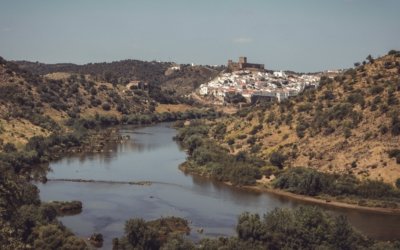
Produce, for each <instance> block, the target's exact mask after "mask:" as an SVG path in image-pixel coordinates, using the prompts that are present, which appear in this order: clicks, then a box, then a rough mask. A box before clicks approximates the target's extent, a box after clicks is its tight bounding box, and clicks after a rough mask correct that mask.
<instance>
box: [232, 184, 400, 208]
mask: <svg viewBox="0 0 400 250" xmlns="http://www.w3.org/2000/svg"><path fill="white" fill-rule="evenodd" d="M240 188H243V189H246V190H253V191H257V192H265V193H269V194H274V195H277V196H283V197H288V198H291V199H295V200H298V201H303V202H307V203H313V204H318V205H323V206H330V207H338V208H346V209H355V210H360V211H368V212H376V213H384V214H396V215H397V214H398V215H400V209H399V208H383V207H366V206H360V205H356V204H351V203H345V202H340V201H336V200H331V199H321V198H317V197H311V196H306V195H300V194H294V193H291V192H288V191H284V190H280V189H274V188H267V187H264V186H261V185H256V186H244V187H240ZM332 198H333V197H332Z"/></svg>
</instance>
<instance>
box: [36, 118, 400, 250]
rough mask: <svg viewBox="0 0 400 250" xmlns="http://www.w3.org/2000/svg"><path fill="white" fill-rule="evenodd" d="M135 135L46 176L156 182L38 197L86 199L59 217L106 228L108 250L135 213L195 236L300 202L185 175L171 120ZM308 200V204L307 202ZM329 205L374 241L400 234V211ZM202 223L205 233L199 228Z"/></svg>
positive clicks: (74, 186)
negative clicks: (184, 223) (169, 219)
mask: <svg viewBox="0 0 400 250" xmlns="http://www.w3.org/2000/svg"><path fill="white" fill-rule="evenodd" d="M121 134H122V135H130V137H131V139H130V140H129V141H127V142H125V143H123V144H113V145H108V148H107V150H105V152H103V153H93V154H85V155H82V156H72V157H65V158H63V159H62V160H60V161H56V162H52V163H51V164H50V167H51V168H52V170H53V171H52V172H50V173H48V175H47V176H48V178H49V179H52V178H57V179H60V178H64V179H90V180H111V181H151V182H153V184H152V185H150V186H138V185H127V184H106V183H77V182H63V181H49V182H48V183H46V184H39V185H38V186H39V188H40V196H41V199H42V200H44V201H49V200H80V201H82V202H83V211H82V213H81V214H79V215H75V216H67V217H62V218H60V220H61V221H62V222H63V223H64V225H66V226H67V227H68V228H70V229H71V230H72V231H73V232H74V233H76V234H77V235H79V236H83V237H88V236H90V235H91V234H92V233H93V232H99V233H102V234H103V236H104V240H105V244H104V249H110V248H111V241H112V238H114V237H119V236H121V235H122V234H123V228H124V223H125V221H126V220H128V219H129V218H133V217H142V218H144V219H156V218H160V217H162V216H164V217H165V216H179V217H183V218H186V219H187V220H188V221H190V222H191V224H190V226H191V228H192V232H191V236H190V237H191V238H193V239H194V240H197V239H199V238H200V237H203V236H204V235H205V236H219V235H233V234H234V233H235V229H234V227H235V225H236V222H237V217H238V215H239V214H240V213H242V212H244V211H250V212H257V213H265V212H268V211H271V210H272V209H274V208H277V207H295V206H298V205H301V204H302V203H301V202H298V201H294V200H291V199H289V198H285V197H280V196H276V195H273V194H265V193H262V194H261V193H257V192H252V191H244V190H241V189H238V188H234V187H229V186H226V185H224V184H221V183H217V182H213V181H210V180H207V179H204V178H200V177H195V176H190V175H185V174H184V173H182V172H181V171H180V170H179V169H178V165H179V164H180V163H182V162H184V161H185V158H186V153H185V152H184V151H183V150H181V149H180V148H179V146H178V145H177V144H176V143H175V142H174V141H173V140H172V137H173V136H174V135H175V134H176V130H175V129H173V128H170V127H169V124H158V125H154V126H149V127H143V128H133V127H124V128H122V129H121ZM303 204H304V203H303ZM326 209H327V210H329V211H331V212H333V213H336V214H339V213H340V214H345V215H346V216H347V217H348V218H349V220H350V221H351V223H352V224H353V225H354V226H355V227H356V228H357V229H358V230H360V231H362V232H363V233H365V234H367V235H369V236H372V237H374V238H376V239H383V240H388V239H400V216H394V215H383V214H375V213H370V212H361V211H356V210H349V209H332V208H326ZM199 228H203V229H204V233H203V234H202V235H199V234H198V233H197V229H199Z"/></svg>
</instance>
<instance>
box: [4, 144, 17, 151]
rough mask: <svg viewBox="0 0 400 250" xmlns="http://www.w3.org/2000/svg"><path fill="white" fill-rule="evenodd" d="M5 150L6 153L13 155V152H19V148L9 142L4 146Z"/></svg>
mask: <svg viewBox="0 0 400 250" xmlns="http://www.w3.org/2000/svg"><path fill="white" fill-rule="evenodd" d="M3 150H4V152H6V153H12V152H15V151H17V148H16V147H15V145H14V144H13V143H11V142H8V143H6V144H5V145H4V146H3Z"/></svg>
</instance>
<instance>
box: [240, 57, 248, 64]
mask: <svg viewBox="0 0 400 250" xmlns="http://www.w3.org/2000/svg"><path fill="white" fill-rule="evenodd" d="M239 63H247V57H245V56H241V57H239Z"/></svg>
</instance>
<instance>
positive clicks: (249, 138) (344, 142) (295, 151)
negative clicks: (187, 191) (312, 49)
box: [213, 51, 400, 184]
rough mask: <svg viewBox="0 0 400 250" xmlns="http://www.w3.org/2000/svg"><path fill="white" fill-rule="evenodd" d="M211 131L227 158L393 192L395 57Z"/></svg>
mask: <svg viewBox="0 0 400 250" xmlns="http://www.w3.org/2000/svg"><path fill="white" fill-rule="evenodd" d="M213 131H214V134H215V136H214V137H215V140H218V141H219V142H220V143H221V144H222V145H225V147H227V148H230V150H231V152H238V151H242V150H246V151H249V152H251V153H252V154H253V155H255V156H258V157H261V158H263V159H265V160H269V162H270V163H271V168H272V165H274V166H276V167H277V168H286V167H294V166H303V167H310V168H314V169H318V170H321V171H324V172H331V173H348V174H354V175H356V176H357V177H359V178H361V179H364V178H367V179H379V180H383V181H385V182H389V183H392V184H394V182H395V180H396V179H397V178H400V52H398V51H390V52H389V54H388V55H386V56H383V57H381V58H378V59H373V58H372V57H370V56H369V57H368V58H367V61H364V62H363V63H355V68H352V69H349V70H347V71H346V72H344V73H343V74H341V75H338V76H336V77H335V78H334V79H330V78H327V77H323V78H322V79H321V82H320V86H319V87H318V89H316V90H307V91H306V92H304V93H303V94H301V95H300V96H297V97H296V98H294V99H290V100H287V101H285V102H282V103H279V104H278V103H276V104H269V103H260V104H258V105H257V106H255V107H252V108H249V109H243V110H241V111H239V112H238V113H237V114H236V115H235V116H232V117H230V118H225V119H223V120H221V122H220V123H218V124H217V125H215V126H214V130H213ZM220 134H222V135H223V136H219V135H220Z"/></svg>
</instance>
